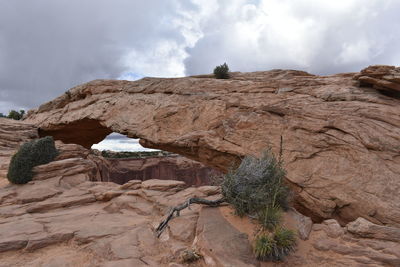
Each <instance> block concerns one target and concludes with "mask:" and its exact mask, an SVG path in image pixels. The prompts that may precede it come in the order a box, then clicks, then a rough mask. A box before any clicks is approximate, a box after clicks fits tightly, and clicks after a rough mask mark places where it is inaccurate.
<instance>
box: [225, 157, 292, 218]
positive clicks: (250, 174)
mask: <svg viewBox="0 0 400 267" xmlns="http://www.w3.org/2000/svg"><path fill="white" fill-rule="evenodd" d="M285 175H286V172H285V170H284V169H283V168H282V166H281V163H280V162H278V161H277V160H276V159H275V157H274V155H273V154H272V152H271V151H270V150H268V151H266V152H264V153H263V155H262V157H261V158H255V157H251V156H246V157H245V158H244V159H243V160H242V162H241V163H240V165H239V167H238V168H237V169H235V170H231V171H229V172H228V173H227V174H226V175H225V177H224V180H223V182H222V185H221V188H222V193H223V195H224V197H225V199H226V200H227V202H229V203H230V204H231V205H233V207H234V208H235V210H236V213H237V214H238V215H239V216H243V215H245V214H249V215H254V216H255V215H257V213H259V212H260V211H263V210H264V209H266V208H267V207H275V206H278V207H281V208H283V209H285V210H286V209H287V208H288V203H287V197H288V194H289V191H288V189H287V187H286V186H285V185H284V184H283V179H284V177H285Z"/></svg>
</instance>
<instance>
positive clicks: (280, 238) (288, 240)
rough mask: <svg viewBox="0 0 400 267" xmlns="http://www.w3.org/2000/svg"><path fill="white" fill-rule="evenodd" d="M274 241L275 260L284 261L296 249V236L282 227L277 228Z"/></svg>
mask: <svg viewBox="0 0 400 267" xmlns="http://www.w3.org/2000/svg"><path fill="white" fill-rule="evenodd" d="M274 240H275V242H276V252H275V255H274V258H275V259H276V260H283V258H284V257H286V256H287V255H289V253H290V252H292V251H294V249H295V246H296V235H295V233H294V232H293V231H292V230H289V229H285V228H282V227H277V228H275V232H274Z"/></svg>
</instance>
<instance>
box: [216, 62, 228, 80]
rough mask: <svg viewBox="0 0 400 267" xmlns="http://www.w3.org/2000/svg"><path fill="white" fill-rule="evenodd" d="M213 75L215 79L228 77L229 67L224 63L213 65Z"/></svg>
mask: <svg viewBox="0 0 400 267" xmlns="http://www.w3.org/2000/svg"><path fill="white" fill-rule="evenodd" d="M214 75H215V78H217V79H229V67H228V65H227V64H226V63H224V64H222V65H220V66H217V67H215V69H214Z"/></svg>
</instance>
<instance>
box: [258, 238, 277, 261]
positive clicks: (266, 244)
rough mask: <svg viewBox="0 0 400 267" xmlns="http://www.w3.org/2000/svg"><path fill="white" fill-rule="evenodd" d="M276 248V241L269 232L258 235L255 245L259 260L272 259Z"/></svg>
mask: <svg viewBox="0 0 400 267" xmlns="http://www.w3.org/2000/svg"><path fill="white" fill-rule="evenodd" d="M275 249H276V242H275V240H274V239H273V238H272V237H271V236H270V235H269V234H268V233H262V234H260V235H258V236H257V238H256V241H255V245H254V254H255V255H256V258H257V259H258V260H261V261H268V260H272V259H273V257H272V255H273V253H274V250H275Z"/></svg>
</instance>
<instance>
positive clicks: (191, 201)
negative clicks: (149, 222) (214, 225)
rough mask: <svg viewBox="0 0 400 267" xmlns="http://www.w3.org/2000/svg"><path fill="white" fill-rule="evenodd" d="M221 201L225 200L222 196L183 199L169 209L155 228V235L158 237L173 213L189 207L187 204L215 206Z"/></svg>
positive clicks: (177, 214) (178, 213)
mask: <svg viewBox="0 0 400 267" xmlns="http://www.w3.org/2000/svg"><path fill="white" fill-rule="evenodd" d="M223 202H225V199H224V198H220V199H217V200H207V199H203V198H197V197H193V198H189V199H188V200H187V201H185V202H184V203H182V204H181V205H178V206H176V207H173V208H172V209H171V210H170V212H169V214H168V216H167V218H166V219H165V220H163V221H162V222H161V223H160V224H159V225H158V227H157V229H156V235H157V237H160V235H161V234H162V232H163V231H164V230H165V228H166V227H167V226H168V222H169V221H170V220H171V219H172V218H173V217H174V215H175V214H176V217H178V216H179V215H180V211H181V210H183V209H186V208H189V206H190V205H191V204H203V205H207V206H211V207H217V206H219V205H221V204H222V203H223Z"/></svg>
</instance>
